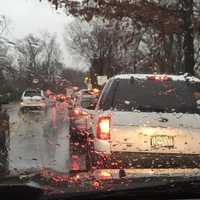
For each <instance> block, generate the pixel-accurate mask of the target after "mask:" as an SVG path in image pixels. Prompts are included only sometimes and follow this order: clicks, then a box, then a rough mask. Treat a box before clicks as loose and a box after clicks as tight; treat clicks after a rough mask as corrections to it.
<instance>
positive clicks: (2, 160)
mask: <svg viewBox="0 0 200 200" xmlns="http://www.w3.org/2000/svg"><path fill="white" fill-rule="evenodd" d="M9 140H10V134H9V116H8V114H7V113H6V111H4V110H3V109H2V106H1V104H0V174H1V173H4V174H5V171H7V170H8V148H9Z"/></svg>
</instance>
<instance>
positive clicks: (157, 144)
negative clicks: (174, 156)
mask: <svg viewBox="0 0 200 200" xmlns="http://www.w3.org/2000/svg"><path fill="white" fill-rule="evenodd" d="M151 147H152V148H163V147H165V148H173V147H174V137H172V136H166V135H159V136H152V137H151Z"/></svg>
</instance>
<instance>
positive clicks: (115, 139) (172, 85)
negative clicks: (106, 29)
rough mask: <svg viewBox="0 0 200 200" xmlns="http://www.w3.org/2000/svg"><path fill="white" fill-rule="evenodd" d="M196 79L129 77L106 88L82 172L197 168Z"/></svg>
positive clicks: (199, 107) (199, 112) (199, 120)
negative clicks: (129, 168)
mask: <svg viewBox="0 0 200 200" xmlns="http://www.w3.org/2000/svg"><path fill="white" fill-rule="evenodd" d="M199 100H200V80H199V79H197V78H195V77H186V76H170V75H169V76H168V75H154V74H128V75H118V76H115V77H113V78H111V79H110V80H109V81H108V82H107V83H106V85H105V87H104V89H103V91H102V94H101V96H100V99H99V101H98V104H97V108H96V114H94V116H93V122H92V123H93V125H92V127H93V128H92V133H91V137H92V143H91V145H90V148H89V149H88V152H87V167H88V168H91V167H93V168H94V167H95V168H122V167H123V168H127V167H134V168H135V167H136V168H138V167H148V168H149V167H150V168H152V167H153V168H154V167H156V168H157V167H159V168H165V167H170V166H173V167H183V168H184V167H186V166H187V167H188V166H195V167H200V102H199Z"/></svg>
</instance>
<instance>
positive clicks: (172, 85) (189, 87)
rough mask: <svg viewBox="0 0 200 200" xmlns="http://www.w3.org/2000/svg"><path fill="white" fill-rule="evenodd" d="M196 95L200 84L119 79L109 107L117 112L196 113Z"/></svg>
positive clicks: (199, 89)
mask: <svg viewBox="0 0 200 200" xmlns="http://www.w3.org/2000/svg"><path fill="white" fill-rule="evenodd" d="M199 94H200V84H199V83H190V82H185V81H157V80H156V81H155V80H134V81H130V80H128V79H122V80H120V81H119V83H118V86H117V88H116V90H115V94H114V96H113V101H112V105H111V107H112V108H113V109H116V110H120V111H134V110H139V111H143V112H183V113H199V110H198V109H197V100H199V99H200V97H199Z"/></svg>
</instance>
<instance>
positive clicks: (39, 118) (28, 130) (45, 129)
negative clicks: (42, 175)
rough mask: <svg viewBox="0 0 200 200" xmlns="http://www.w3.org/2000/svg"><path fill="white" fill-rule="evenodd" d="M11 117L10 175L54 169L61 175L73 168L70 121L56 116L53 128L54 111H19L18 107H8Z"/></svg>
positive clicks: (15, 105) (14, 105) (16, 105)
mask: <svg viewBox="0 0 200 200" xmlns="http://www.w3.org/2000/svg"><path fill="white" fill-rule="evenodd" d="M7 110H8V114H9V116H10V150H9V169H10V171H11V172H16V171H17V172H18V171H20V170H34V169H43V168H51V169H53V170H56V171H59V172H68V171H69V169H70V153H69V130H68V129H69V121H68V120H66V122H65V123H64V122H62V121H61V117H60V116H59V113H57V121H56V126H55V125H54V126H53V125H52V121H51V118H52V117H51V112H52V110H51V108H49V110H48V112H47V113H44V112H28V113H25V114H22V113H20V112H19V105H18V104H12V105H8V106H7Z"/></svg>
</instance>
